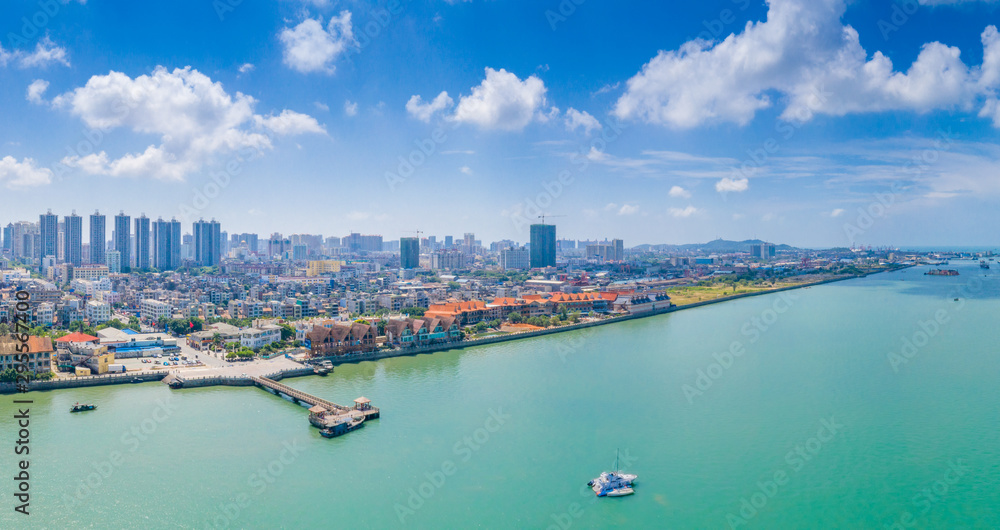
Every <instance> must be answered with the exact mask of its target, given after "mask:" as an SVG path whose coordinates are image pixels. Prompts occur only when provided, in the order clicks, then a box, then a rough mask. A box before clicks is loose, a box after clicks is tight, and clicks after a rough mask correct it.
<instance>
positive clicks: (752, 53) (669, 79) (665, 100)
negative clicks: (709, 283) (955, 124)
mask: <svg viewBox="0 0 1000 530" xmlns="http://www.w3.org/2000/svg"><path fill="white" fill-rule="evenodd" d="M844 10H845V0H770V1H769V2H768V13H767V20H765V21H763V22H757V23H748V24H747V26H746V27H745V29H744V30H743V31H742V32H741V33H739V34H733V35H729V36H728V37H726V38H725V39H724V40H723V41H721V42H709V41H705V40H701V39H698V40H693V41H689V42H687V43H685V44H684V45H682V46H681V47H680V48H679V49H677V50H673V51H661V52H660V53H659V54H657V56H656V57H654V58H653V59H652V60H651V61H649V62H648V63H647V64H646V65H645V66H643V68H642V71H641V72H639V73H638V74H637V75H636V76H634V77H633V78H632V79H630V80H629V81H628V86H627V90H626V92H625V94H623V95H622V96H621V97H620V98H619V99H618V102H617V103H616V105H615V108H614V114H615V115H617V116H618V117H620V118H623V119H641V120H644V121H646V122H649V123H654V124H661V125H666V126H670V127H675V128H681V129H683V128H690V127H695V126H699V125H702V124H705V123H711V122H732V123H737V124H740V125H743V124H746V123H748V122H749V121H750V120H751V119H753V117H754V115H755V114H756V112H757V111H758V110H760V109H764V108H767V107H770V106H772V105H773V104H774V102H773V101H772V99H771V97H772V95H774V94H778V95H780V96H782V97H783V99H784V100H787V105H786V106H785V108H784V110H783V112H782V114H781V117H782V119H785V120H789V121H798V122H802V121H807V120H810V119H811V118H812V117H813V116H814V115H815V114H827V115H834V116H841V115H845V114H848V113H863V112H879V111H889V110H908V111H915V112H928V111H932V110H936V109H965V110H968V109H970V108H971V107H973V106H974V105H975V104H976V101H977V99H979V98H981V97H983V96H984V94H985V95H992V94H993V93H994V92H995V90H996V88H997V86H996V84H997V83H996V81H997V78H998V77H1000V61H997V60H991V58H992V57H996V55H997V54H998V50H1000V43H998V39H997V31H996V28H994V27H993V26H989V27H987V28H986V30H985V31H984V32H983V34H982V40H983V45H984V50H985V56H986V58H985V59H984V62H983V65H982V66H981V67H978V68H977V67H969V66H967V65H965V63H963V62H962V61H961V59H960V58H959V50H958V48H955V47H950V46H946V45H944V44H941V43H938V42H931V43H928V44H925V45H924V46H923V47H922V49H921V51H920V54H919V56H918V57H917V59H916V61H914V62H913V64H912V65H911V66H910V67H909V69H908V70H907V71H906V72H900V71H896V70H895V69H894V66H893V64H892V61H890V60H889V58H888V57H886V56H885V55H883V54H882V53H881V52H878V51H876V52H875V53H874V54H872V56H871V59H869V58H868V53H867V52H866V51H865V50H864V48H862V47H861V44H860V41H859V38H858V32H857V31H856V30H855V29H854V28H853V27H851V26H845V25H843V24H842V23H841V21H840V19H841V16H842V15H843V14H844ZM984 112H986V111H985V110H984ZM987 114H995V113H990V112H987ZM991 117H992V116H991Z"/></svg>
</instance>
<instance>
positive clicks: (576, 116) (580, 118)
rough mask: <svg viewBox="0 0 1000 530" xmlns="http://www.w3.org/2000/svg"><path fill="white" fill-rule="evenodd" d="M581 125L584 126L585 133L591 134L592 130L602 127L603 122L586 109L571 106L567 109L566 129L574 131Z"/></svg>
mask: <svg viewBox="0 0 1000 530" xmlns="http://www.w3.org/2000/svg"><path fill="white" fill-rule="evenodd" d="M580 127H583V132H584V133H585V134H590V131H593V130H595V129H600V128H601V122H599V121H597V118H595V117H593V116H591V115H590V114H589V113H588V112H586V111H583V112H581V111H579V110H576V109H574V108H570V109H569V110H567V111H566V130H567V131H570V132H572V131H575V130H577V129H578V128H580Z"/></svg>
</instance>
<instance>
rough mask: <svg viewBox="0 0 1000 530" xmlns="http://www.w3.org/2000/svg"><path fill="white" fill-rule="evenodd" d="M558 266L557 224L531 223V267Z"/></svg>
mask: <svg viewBox="0 0 1000 530" xmlns="http://www.w3.org/2000/svg"><path fill="white" fill-rule="evenodd" d="M555 266H556V227H555V225H545V224H536V225H531V268H532V269H541V268H545V267H555Z"/></svg>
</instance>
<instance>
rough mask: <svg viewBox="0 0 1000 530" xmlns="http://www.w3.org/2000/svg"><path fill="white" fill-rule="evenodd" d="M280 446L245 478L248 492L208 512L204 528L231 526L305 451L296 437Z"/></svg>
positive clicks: (217, 528) (217, 529) (221, 503)
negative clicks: (269, 458) (272, 455)
mask: <svg viewBox="0 0 1000 530" xmlns="http://www.w3.org/2000/svg"><path fill="white" fill-rule="evenodd" d="M281 446H282V448H281V450H280V451H279V452H278V457H277V458H275V459H273V460H271V461H270V462H268V463H267V465H265V466H261V467H259V468H257V470H256V471H254V472H253V473H250V476H249V477H248V478H247V486H249V487H250V488H251V489H250V493H249V494H248V493H240V494H238V495H236V496H235V497H232V498H230V499H229V500H227V501H225V502H220V503H219V504H218V505H217V506H216V507H215V509H214V510H213V512H212V513H210V514H209V517H210V519H209V520H207V521H205V525H204V528H212V529H216V530H221V529H223V528H229V527H230V526H232V525H233V524H234V523H235V522H236V520H237V519H239V517H240V515H242V514H243V513H244V512H245V511H246V509H247V508H248V507H250V505H251V504H252V501H253V499H254V498H257V497H260V496H261V495H263V494H264V493H265V492H266V491H267V490H268V488H270V487H271V484H274V483H275V481H277V479H278V477H280V476H281V475H283V474H284V473H285V470H286V469H288V467H290V466H291V465H292V464H294V463H295V461H296V460H298V458H299V455H300V454H302V452H304V451H305V449H303V448H302V446H300V445H299V441H298V440H297V439H296V440H292V441H291V442H287V441H286V442H282V444H281Z"/></svg>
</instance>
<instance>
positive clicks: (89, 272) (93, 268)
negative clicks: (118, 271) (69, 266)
mask: <svg viewBox="0 0 1000 530" xmlns="http://www.w3.org/2000/svg"><path fill="white" fill-rule="evenodd" d="M107 277H108V266H107V265H80V266H79V267H73V279H74V280H77V279H80V280H97V279H100V278H107Z"/></svg>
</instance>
